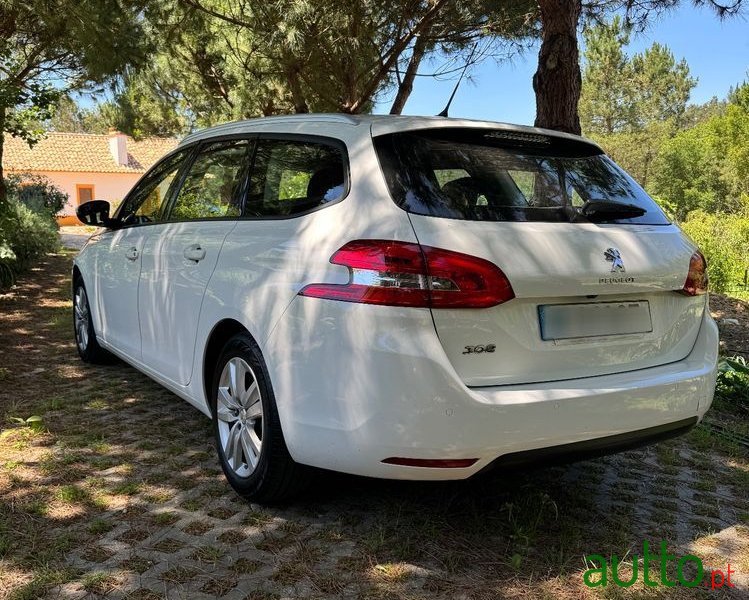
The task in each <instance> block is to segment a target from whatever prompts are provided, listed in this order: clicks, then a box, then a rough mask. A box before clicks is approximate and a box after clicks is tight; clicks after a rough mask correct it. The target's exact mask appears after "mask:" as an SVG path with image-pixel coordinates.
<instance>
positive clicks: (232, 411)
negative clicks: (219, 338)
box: [216, 356, 263, 477]
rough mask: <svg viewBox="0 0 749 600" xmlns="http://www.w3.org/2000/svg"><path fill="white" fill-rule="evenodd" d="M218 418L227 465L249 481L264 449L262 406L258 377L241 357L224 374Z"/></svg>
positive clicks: (235, 359)
mask: <svg viewBox="0 0 749 600" xmlns="http://www.w3.org/2000/svg"><path fill="white" fill-rule="evenodd" d="M216 416H217V417H218V432H219V439H220V440H221V446H222V449H223V453H224V457H225V459H226V463H227V465H228V466H229V468H230V469H231V470H232V471H233V472H234V473H235V474H236V475H237V476H238V477H249V476H250V475H251V474H252V473H253V471H254V470H255V468H256V467H257V465H258V462H259V460H260V453H261V451H262V446H263V441H262V439H263V402H262V398H261V396H260V389H259V388H258V384H257V379H256V377H255V373H254V372H253V370H252V368H251V367H250V365H249V364H247V362H246V361H245V360H244V359H242V358H241V357H239V356H235V357H234V358H231V359H229V361H227V363H226V364H225V365H224V369H223V370H222V371H221V377H219V382H218V392H217V395H216Z"/></svg>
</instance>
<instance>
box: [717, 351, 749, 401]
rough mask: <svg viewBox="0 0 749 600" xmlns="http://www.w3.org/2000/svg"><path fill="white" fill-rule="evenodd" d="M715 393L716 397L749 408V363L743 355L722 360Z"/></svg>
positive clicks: (719, 364)
mask: <svg viewBox="0 0 749 600" xmlns="http://www.w3.org/2000/svg"><path fill="white" fill-rule="evenodd" d="M715 395H716V399H719V400H722V401H725V402H728V403H731V404H738V405H740V406H743V407H744V408H745V409H749V364H747V361H746V359H745V358H744V357H743V356H734V357H733V358H728V357H724V358H722V359H721V360H720V362H719V363H718V380H717V384H716V388H715Z"/></svg>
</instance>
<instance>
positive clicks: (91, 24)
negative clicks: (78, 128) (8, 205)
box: [0, 0, 143, 207]
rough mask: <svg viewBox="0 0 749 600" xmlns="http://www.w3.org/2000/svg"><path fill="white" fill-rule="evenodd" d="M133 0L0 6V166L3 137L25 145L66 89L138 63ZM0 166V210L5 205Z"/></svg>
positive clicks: (137, 8) (6, 1)
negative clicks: (23, 142)
mask: <svg viewBox="0 0 749 600" xmlns="http://www.w3.org/2000/svg"><path fill="white" fill-rule="evenodd" d="M142 8H143V7H142V6H141V2H140V1H139V0H56V1H55V2H50V1H48V0H3V1H2V2H0V165H1V164H2V163H1V161H2V147H3V146H2V142H3V139H4V135H5V134H6V133H10V134H11V135H14V136H16V137H19V138H21V139H23V140H25V141H27V142H28V143H29V145H33V144H34V143H35V142H36V141H38V139H39V138H40V136H41V135H43V133H44V131H43V127H42V123H44V122H46V121H48V120H49V119H51V118H52V116H53V112H54V107H55V105H56V104H57V103H58V101H59V100H60V97H61V96H62V94H63V93H64V92H65V91H67V90H69V89H76V88H81V87H84V86H86V85H89V84H91V83H96V82H101V81H104V80H105V79H106V78H107V77H110V76H112V75H116V74H118V73H121V72H122V70H123V68H124V66H125V65H127V64H129V63H132V62H135V61H137V60H139V59H141V58H142V52H141V50H142V43H143V36H142V29H141V25H140V20H141V17H140V15H141V13H142ZM1 183H2V168H1V167H0V207H2V205H3V204H4V203H5V201H6V192H5V186H4V185H1Z"/></svg>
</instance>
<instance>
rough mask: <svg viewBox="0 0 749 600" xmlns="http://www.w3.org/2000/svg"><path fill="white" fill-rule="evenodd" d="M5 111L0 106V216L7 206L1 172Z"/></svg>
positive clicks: (6, 195) (5, 189)
mask: <svg viewBox="0 0 749 600" xmlns="http://www.w3.org/2000/svg"><path fill="white" fill-rule="evenodd" d="M5 110H6V108H5V107H4V106H0V215H2V214H3V212H5V209H6V208H7V205H8V188H7V187H6V186H5V173H4V172H3V146H4V144H5Z"/></svg>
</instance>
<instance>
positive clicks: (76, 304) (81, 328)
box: [73, 287, 88, 352]
mask: <svg viewBox="0 0 749 600" xmlns="http://www.w3.org/2000/svg"><path fill="white" fill-rule="evenodd" d="M73 325H74V326H75V341H76V343H77V344H78V348H80V350H81V352H85V351H86V348H88V298H87V297H86V290H85V289H84V288H83V287H79V288H78V289H77V290H76V291H75V298H74V299H73Z"/></svg>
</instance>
